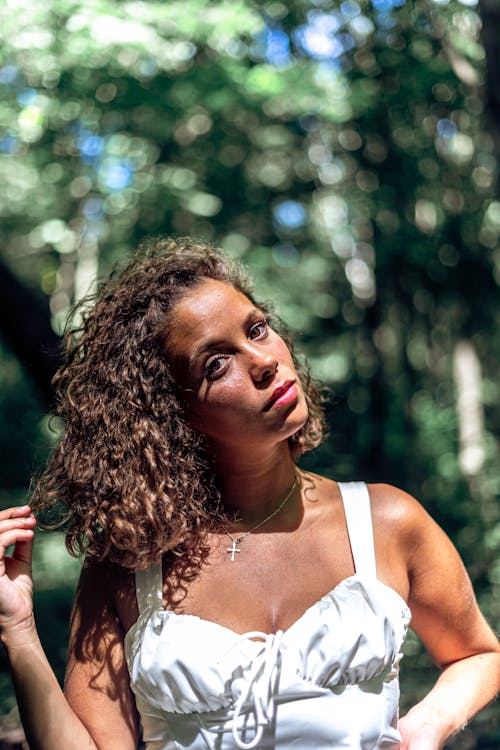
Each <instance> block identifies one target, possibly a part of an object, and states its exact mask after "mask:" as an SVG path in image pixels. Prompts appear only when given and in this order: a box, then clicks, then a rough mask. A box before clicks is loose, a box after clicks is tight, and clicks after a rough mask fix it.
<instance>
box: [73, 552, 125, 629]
mask: <svg viewBox="0 0 500 750" xmlns="http://www.w3.org/2000/svg"><path fill="white" fill-rule="evenodd" d="M74 611H75V614H77V615H78V618H79V619H80V620H82V619H84V620H86V622H87V626H89V625H90V622H91V621H92V619H93V618H94V617H96V618H97V619H99V620H101V619H102V616H103V613H106V615H107V616H108V617H114V618H116V619H117V620H118V622H119V624H120V627H121V628H123V630H124V631H126V630H128V628H129V627H130V625H131V624H132V622H134V621H135V619H137V603H136V598H135V580H134V574H133V571H130V570H127V569H126V568H123V567H121V566H118V565H113V564H112V563H109V562H93V561H86V562H85V564H84V565H83V567H82V572H81V574H80V579H79V581H78V586H77V591H76V596H75V605H74ZM82 625H84V623H83V622H82Z"/></svg>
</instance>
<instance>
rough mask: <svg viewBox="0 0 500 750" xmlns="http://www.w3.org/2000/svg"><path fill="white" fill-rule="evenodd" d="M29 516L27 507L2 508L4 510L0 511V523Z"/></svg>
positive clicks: (28, 507) (29, 512)
mask: <svg viewBox="0 0 500 750" xmlns="http://www.w3.org/2000/svg"><path fill="white" fill-rule="evenodd" d="M29 515H32V514H31V508H30V506H29V505H17V506H15V507H14V508H4V510H0V521H3V520H4V519H6V518H20V517H21V516H29Z"/></svg>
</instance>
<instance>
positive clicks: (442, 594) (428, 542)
mask: <svg viewBox="0 0 500 750" xmlns="http://www.w3.org/2000/svg"><path fill="white" fill-rule="evenodd" d="M369 491H370V497H371V504H372V515H373V520H374V532H375V538H376V541H377V538H378V540H379V545H378V550H380V558H381V559H382V561H383V560H384V559H387V555H390V554H393V555H394V552H392V553H391V552H388V551H387V550H390V549H392V550H394V549H396V550H397V552H396V558H397V559H398V560H400V561H403V564H404V567H405V568H406V573H407V577H408V578H407V580H408V593H407V597H406V598H407V600H408V604H409V606H410V609H411V611H412V628H413V629H414V630H415V631H416V632H417V633H418V635H419V636H420V638H421V639H422V640H423V642H424V644H425V645H426V647H427V650H428V651H429V653H430V655H431V657H432V658H433V659H434V660H435V662H436V663H437V664H439V665H441V666H443V665H446V664H450V663H452V662H453V661H456V660H457V659H461V658H464V657H465V656H470V655H471V654H474V653H481V651H485V650H489V649H491V650H494V649H495V648H497V646H496V645H495V644H496V639H495V637H494V636H493V634H492V632H491V630H490V628H489V627H488V625H487V624H486V622H485V621H484V618H483V617H482V615H481V613H480V611H479V608H478V606H477V603H476V600H475V597H474V592H473V589H472V585H471V582H470V579H469V576H468V575H467V571H466V569H465V566H464V564H463V562H462V560H461V559H460V555H459V554H458V552H457V550H456V549H455V547H454V545H453V544H452V542H451V540H450V539H449V538H448V536H447V535H446V533H445V532H444V531H443V529H442V528H441V527H440V526H439V525H438V524H437V523H436V522H435V521H434V520H433V519H432V518H431V516H430V515H429V514H428V513H427V511H426V510H425V508H424V507H423V506H422V505H421V504H420V503H419V502H418V501H417V500H416V499H415V498H414V497H412V496H411V495H409V494H408V493H406V492H404V491H402V490H400V489H397V488H396V487H392V486H390V485H385V484H373V485H370V487H369ZM389 540H390V542H391V543H390V544H388V543H387V542H388V541H389ZM378 555H379V553H378V551H377V557H378ZM377 562H378V561H377ZM390 567H391V570H392V568H393V567H394V566H393V565H392V566H390Z"/></svg>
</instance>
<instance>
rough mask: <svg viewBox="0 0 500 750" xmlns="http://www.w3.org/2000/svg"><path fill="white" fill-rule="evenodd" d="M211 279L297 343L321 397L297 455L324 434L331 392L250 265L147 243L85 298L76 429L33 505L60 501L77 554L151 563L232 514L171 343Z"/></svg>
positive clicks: (294, 443) (70, 371)
mask: <svg viewBox="0 0 500 750" xmlns="http://www.w3.org/2000/svg"><path fill="white" fill-rule="evenodd" d="M204 279H215V280H218V281H223V282H227V283H229V284H231V285H233V286H234V287H235V288H236V289H238V290H239V291H241V292H242V293H243V294H245V295H246V296H247V297H248V298H249V299H250V300H251V301H252V302H253V303H254V304H256V306H258V307H259V308H260V309H262V310H263V312H264V313H266V314H270V317H271V324H272V325H273V326H274V327H276V328H277V329H278V330H279V332H280V334H282V335H284V338H285V340H286V343H287V344H288V345H289V346H290V348H291V351H292V357H293V358H294V363H295V365H296V367H297V372H298V375H299V377H300V379H301V382H302V384H303V387H304V391H305V395H306V400H307V405H308V407H309V418H308V421H307V422H306V424H305V425H304V426H303V427H302V428H301V429H300V430H299V431H298V432H296V433H295V434H294V435H292V436H291V437H290V438H289V446H290V451H291V455H292V456H293V457H294V459H296V458H297V457H298V456H299V455H300V454H301V453H303V452H305V451H307V450H310V449H311V448H313V447H315V446H316V445H318V444H319V443H320V442H321V439H322V434H323V412H322V408H321V403H320V402H321V399H320V397H319V392H318V390H317V389H316V387H315V386H314V384H313V383H312V380H311V377H310V375H309V372H308V370H307V368H306V367H305V366H304V365H303V364H302V363H301V362H300V360H298V359H297V357H296V356H295V355H294V353H293V348H292V347H291V341H290V337H289V336H288V335H287V334H286V331H284V330H283V326H282V324H281V321H278V319H276V318H275V317H273V315H272V313H271V312H270V310H269V306H268V305H265V304H261V303H257V302H256V300H255V299H254V297H253V290H252V287H251V284H250V283H249V280H248V279H247V277H246V276H245V275H244V273H243V271H242V269H241V268H240V267H239V266H238V265H236V264H235V263H234V262H232V261H231V260H230V259H229V258H227V257H226V256H225V255H224V253H223V252H222V251H221V250H219V249H217V248H214V247H210V246H207V245H203V244H198V243H195V242H193V241H192V240H190V239H189V238H183V239H175V240H174V239H169V238H166V239H159V240H155V241H152V242H150V243H146V244H144V245H142V246H140V247H139V250H138V252H137V254H136V255H135V257H134V258H133V259H132V261H131V262H130V263H129V265H128V266H127V267H126V268H125V269H124V270H123V271H121V272H118V273H115V274H114V275H112V276H111V278H110V279H109V281H107V282H106V283H104V284H103V285H102V286H101V287H100V289H99V290H98V292H97V293H96V294H95V295H93V296H92V297H91V298H87V299H86V300H85V301H84V302H85V307H84V308H82V309H83V310H84V311H83V312H82V316H81V323H80V324H79V326H78V327H76V328H74V329H73V330H70V331H69V332H68V335H67V360H66V363H65V364H64V365H63V366H62V367H61V368H60V369H59V370H58V372H57V374H56V376H55V378H54V381H53V383H54V387H55V391H56V395H57V407H56V414H57V415H58V416H60V417H61V418H62V421H63V424H64V432H63V435H62V438H61V440H60V442H59V444H58V446H57V448H56V450H55V452H54V454H53V456H52V458H51V460H50V462H49V464H48V465H47V467H46V469H45V470H44V472H43V474H42V475H41V477H40V479H39V481H38V483H37V485H36V487H35V491H34V496H33V502H32V505H33V509H34V510H35V511H36V512H40V511H43V512H44V513H42V515H45V512H47V511H48V513H49V516H50V515H52V514H53V513H54V512H55V514H56V519H57V520H56V521H55V522H54V521H53V522H52V523H51V524H50V526H51V527H52V528H53V527H56V526H61V525H64V526H65V528H66V545H67V547H68V550H69V551H70V552H71V553H72V554H74V555H77V554H81V553H85V554H86V556H87V558H90V559H92V558H93V559H96V560H98V561H103V560H105V559H107V560H109V561H110V562H112V563H115V564H118V565H121V566H124V567H126V568H130V569H137V568H146V567H148V566H149V565H151V564H152V563H154V562H157V561H158V560H159V559H161V558H162V556H163V555H165V554H166V553H168V552H169V553H171V554H173V555H174V556H176V557H180V556H183V557H184V556H185V555H186V553H187V554H188V555H189V553H192V554H193V555H194V554H195V551H196V550H197V549H198V550H199V549H201V548H202V547H203V542H204V539H205V534H206V533H207V531H208V530H209V529H211V528H214V523H221V522H223V521H224V519H225V520H226V521H227V519H226V518H225V516H224V514H223V511H222V507H221V503H220V496H219V491H218V489H217V487H216V484H215V480H214V476H213V474H214V473H213V470H212V468H211V461H210V457H209V456H208V454H207V452H206V451H205V448H204V438H203V435H201V434H200V433H199V432H197V431H196V430H195V429H194V428H192V427H191V426H190V424H189V422H188V421H187V420H186V418H185V415H184V408H183V403H182V399H181V396H180V392H179V389H178V388H177V387H176V383H175V382H174V379H173V377H172V374H171V372H170V369H169V364H168V353H167V356H166V354H165V331H166V330H167V328H166V327H167V325H168V323H169V316H170V315H171V314H172V312H173V311H172V308H173V307H174V306H175V303H176V302H177V301H178V300H179V299H180V298H181V296H182V294H183V293H185V291H186V290H187V289H190V288H193V287H194V286H196V285H197V284H200V283H201V282H202V281H203V280H204ZM89 301H91V302H92V303H93V306H92V308H91V309H89V305H88V303H89ZM85 310H86V312H85ZM173 315H174V316H175V312H173ZM174 320H175V318H174ZM45 525H46V526H48V525H49V524H45Z"/></svg>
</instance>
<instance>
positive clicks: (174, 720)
mask: <svg viewBox="0 0 500 750" xmlns="http://www.w3.org/2000/svg"><path fill="white" fill-rule="evenodd" d="M341 490H342V494H343V498H344V503H345V505H346V517H347V521H348V531H349V537H350V541H351V547H352V550H353V556H354V560H355V566H356V573H355V574H354V575H353V576H351V577H349V578H347V579H345V580H344V581H342V582H341V583H340V584H339V585H338V586H336V587H335V588H334V589H333V590H332V591H330V592H329V593H328V594H326V595H325V596H324V597H322V598H321V599H320V600H319V601H317V602H316V603H315V604H313V605H312V606H311V607H309V608H308V609H307V610H306V611H305V612H304V613H303V614H302V615H301V616H300V617H299V618H298V619H297V620H296V621H295V622H294V623H293V624H292V625H291V626H290V627H289V628H287V630H285V631H284V632H283V631H278V632H276V633H271V634H266V633H261V632H249V633H244V634H243V635H241V634H239V633H236V632H234V631H232V630H230V629H228V628H226V627H223V626H221V625H218V624H217V623H214V622H211V621H209V620H204V619H202V618H199V617H196V616H193V615H182V614H176V613H174V612H170V611H167V610H164V609H162V606H161V599H162V594H161V590H162V589H161V566H157V567H156V568H150V569H149V570H148V571H144V572H138V573H137V574H136V586H137V599H138V604H139V612H140V614H139V618H138V620H137V622H136V623H135V625H134V626H133V627H132V628H131V630H130V631H129V632H128V633H127V636H126V639H125V648H126V655H127V662H128V666H129V671H130V678H131V685H132V689H133V691H134V693H135V696H136V702H137V707H138V710H139V713H140V715H141V722H142V725H143V732H144V740H145V742H146V745H147V748H148V750H179V749H180V748H183V750H187V749H188V748H189V750H237V748H240V749H245V748H249V749H250V748H260V749H262V750H271V749H274V748H275V749H276V750H290V749H291V748H297V750H334V749H335V748H350V750H354V749H355V748H359V749H360V750H361V749H362V750H368V749H371V748H391V747H392V748H397V747H398V746H399V741H400V737H399V734H398V732H397V729H396V723H397V712H398V699H399V687H398V680H397V674H398V663H399V659H400V656H401V647H402V644H403V641H404V637H405V633H406V628H407V626H408V622H409V617H410V615H409V610H408V607H407V606H406V603H405V602H404V600H403V599H402V598H401V597H400V596H399V594H398V593H397V592H396V591H394V590H393V589H391V588H389V587H388V586H386V585H385V584H383V583H382V582H381V581H379V580H378V579H377V578H376V575H375V568H374V564H375V558H374V553H373V537H372V531H371V516H369V499H368V493H367V491H366V489H365V485H362V484H361V483H350V484H349V485H343V486H342V487H341ZM367 503H368V505H367ZM348 504H351V505H352V504H355V507H354V508H353V507H351V508H349V509H348V507H347V506H348ZM367 514H368V516H367ZM353 523H355V525H356V528H355V530H352V524H353ZM367 534H368V535H369V539H368V546H367Z"/></svg>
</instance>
